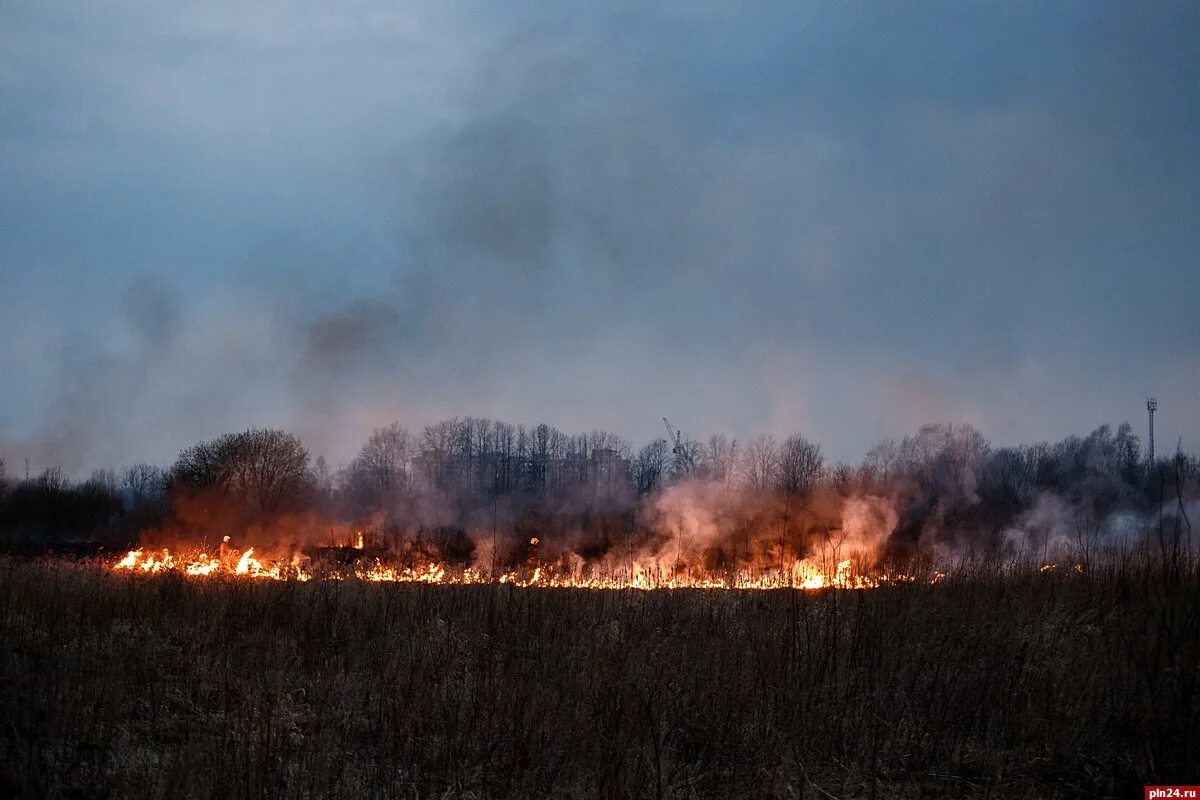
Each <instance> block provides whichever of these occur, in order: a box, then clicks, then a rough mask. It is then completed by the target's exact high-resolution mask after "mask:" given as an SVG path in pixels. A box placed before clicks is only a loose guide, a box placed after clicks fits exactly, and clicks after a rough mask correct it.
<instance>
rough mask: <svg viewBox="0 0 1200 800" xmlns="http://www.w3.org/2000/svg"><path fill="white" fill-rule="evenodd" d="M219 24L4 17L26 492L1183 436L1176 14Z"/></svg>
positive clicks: (12, 358) (1183, 218)
mask: <svg viewBox="0 0 1200 800" xmlns="http://www.w3.org/2000/svg"><path fill="white" fill-rule="evenodd" d="M206 9H207V10H206V11H205V12H204V13H202V14H201V13H198V12H193V11H190V10H188V9H186V8H185V7H183V6H176V5H171V4H168V5H161V4H140V3H120V4H103V5H97V6H79V5H76V4H67V3H40V2H39V3H22V2H19V3H12V4H8V5H6V7H5V9H4V10H3V11H0V53H2V54H3V55H0V104H2V105H3V106H4V107H5V108H6V109H8V110H7V111H6V113H5V115H4V120H3V121H2V122H0V271H2V274H0V285H2V287H3V291H0V373H3V375H4V376H5V381H4V384H5V387H6V390H5V391H4V392H3V393H2V395H0V452H2V453H3V454H4V455H5V456H6V457H7V458H8V461H9V463H10V471H12V470H15V469H17V468H18V467H17V465H18V464H19V463H20V462H21V460H22V459H24V458H26V457H28V458H29V459H30V461H31V462H32V465H33V469H34V471H35V472H36V471H39V470H40V469H41V468H44V467H47V466H52V465H61V466H62V467H63V468H64V469H66V470H67V471H68V472H70V473H73V474H87V472H88V471H90V470H91V469H93V468H96V467H101V466H109V465H117V464H128V463H133V462H136V461H143V460H149V461H154V462H158V463H163V464H165V463H169V462H170V461H171V460H172V459H173V458H174V457H175V455H176V454H177V453H178V451H179V450H180V449H182V448H183V447H186V446H188V445H189V444H191V443H193V442H195V441H197V440H200V439H203V438H211V437H213V436H216V435H218V434H220V433H222V432H225V431H230V430H241V429H244V428H246V427H248V426H253V425H259V426H268V425H269V426H274V427H281V428H286V429H290V430H294V431H295V432H296V433H297V434H299V435H300V436H301V437H302V438H303V439H304V441H305V442H306V443H307V444H308V445H309V447H310V449H311V450H312V451H313V453H314V455H315V454H318V453H323V454H326V455H327V456H328V457H329V458H330V459H331V461H333V462H335V463H337V462H341V461H345V460H347V459H349V458H350V457H351V456H352V455H353V454H354V452H355V451H356V450H357V449H358V447H359V446H360V444H361V443H362V441H363V440H364V439H365V438H366V435H367V434H368V433H369V432H370V430H371V429H372V428H374V427H376V426H377V425H381V424H386V423H388V422H390V421H391V420H393V419H400V420H402V421H404V422H405V423H406V424H408V425H409V426H410V427H413V428H419V427H420V426H421V425H423V424H426V423H430V422H433V421H435V420H437V419H439V418H442V417H447V416H454V415H465V414H478V415H484V416H490V417H499V418H507V419H518V420H527V421H530V422H534V421H539V420H543V419H544V420H547V421H550V422H553V423H554V424H557V425H559V426H560V427H562V428H564V429H568V430H588V429H591V428H597V427H598V428H604V429H608V430H613V431H616V432H618V433H620V434H622V435H624V436H626V437H628V438H630V439H632V440H635V441H638V442H644V441H646V440H648V439H650V438H653V437H656V436H658V435H659V430H658V426H659V424H660V422H659V419H660V417H661V416H663V415H664V414H666V415H668V416H670V417H671V418H672V420H673V421H676V422H678V423H679V424H680V425H681V426H684V428H685V431H687V432H689V433H692V434H694V435H697V436H700V435H706V434H707V433H708V432H711V431H714V430H724V431H726V432H727V433H729V434H730V435H734V436H739V437H741V438H747V437H749V436H751V435H753V434H755V433H757V432H758V431H762V430H769V431H773V432H775V433H777V434H780V435H786V434H788V433H791V432H794V431H797V430H800V431H804V432H805V433H806V434H807V435H809V436H810V438H813V439H815V440H816V441H819V442H820V443H821V444H822V445H823V446H824V448H825V450H826V452H827V453H828V454H829V455H830V456H831V457H832V458H833V459H835V460H836V459H845V460H850V461H854V462H857V461H858V460H859V459H860V458H861V457H862V455H863V454H864V453H865V452H866V451H867V449H868V448H869V447H870V446H871V445H872V444H873V443H874V442H875V441H877V440H878V439H880V438H881V437H884V436H900V435H902V434H904V433H906V432H909V431H913V430H916V429H917V428H918V427H919V426H920V425H921V424H923V423H925V422H929V421H939V422H940V421H949V422H967V423H971V424H973V425H975V426H976V427H978V428H980V429H981V430H983V431H984V432H985V433H986V434H987V435H988V436H989V438H991V439H992V440H993V441H995V442H998V443H1010V442H1017V441H1035V440H1042V439H1057V438H1061V437H1063V436H1065V435H1067V434H1068V433H1073V432H1081V431H1087V430H1091V429H1092V428H1093V427H1095V426H1096V425H1098V424H1100V423H1101V422H1106V421H1111V422H1118V421H1121V420H1124V419H1129V420H1131V421H1134V422H1135V423H1137V424H1139V427H1138V430H1141V428H1140V424H1141V420H1142V419H1143V416H1142V414H1143V413H1144V412H1143V410H1142V409H1143V404H1144V400H1145V396H1146V395H1149V394H1154V395H1157V396H1158V398H1159V400H1160V402H1161V404H1162V411H1161V412H1160V416H1159V436H1160V441H1161V442H1162V443H1163V444H1164V445H1165V447H1163V446H1162V445H1160V447H1161V448H1162V449H1164V450H1166V449H1174V448H1173V445H1174V443H1175V441H1176V439H1177V438H1178V437H1182V439H1183V445H1184V447H1185V449H1192V450H1195V449H1196V448H1197V446H1200V438H1197V437H1198V436H1200V434H1198V433H1197V431H1196V429H1195V425H1194V420H1196V419H1197V418H1200V351H1198V350H1197V342H1198V341H1200V337H1198V336H1197V334H1198V333H1200V331H1198V330H1197V321H1196V314H1195V309H1194V298H1195V297H1196V296H1197V293H1198V291H1200V271H1197V270H1196V269H1195V266H1194V261H1195V244H1196V242H1195V231H1196V230H1197V229H1200V203H1198V202H1197V195H1196V191H1195V186H1196V185H1197V184H1198V180H1197V179H1198V178H1200V161H1198V156H1197V154H1196V151H1195V147H1194V141H1195V132H1196V130H1197V123H1198V122H1200V101H1198V99H1197V96H1196V93H1195V91H1194V76H1195V74H1196V67H1197V66H1198V65H1197V63H1196V60H1197V53H1196V50H1195V45H1194V42H1195V41H1196V40H1197V35H1198V34H1200V24H1198V23H1200V19H1198V14H1197V12H1196V10H1195V9H1194V8H1192V7H1190V6H1186V5H1182V6H1176V7H1171V6H1161V7H1157V8H1154V9H1147V8H1145V7H1144V6H1142V5H1140V4H1132V3H1131V4H1120V3H1114V4H1102V5H1100V6H1096V7H1094V8H1090V9H1089V10H1088V11H1087V13H1086V15H1085V14H1083V13H1082V12H1074V13H1068V12H1067V10H1065V9H1064V10H1056V9H1046V8H1041V7H1037V6H1028V7H1024V6H1020V7H1018V6H1012V5H1011V4H1003V5H1001V4H997V5H972V6H970V7H969V8H967V7H962V6H961V4H946V5H943V6H938V5H937V4H934V5H932V6H928V7H924V8H922V9H900V10H882V9H857V8H852V7H845V6H841V5H837V6H829V7H821V6H818V7H813V8H802V9H797V8H796V7H795V6H794V5H793V4H779V5H770V4H769V5H767V6H764V7H762V8H760V9H756V10H755V12H754V13H744V14H737V15H733V14H729V13H725V12H722V11H720V10H719V9H715V8H710V7H708V6H704V5H701V6H696V5H694V4H687V5H684V6H673V5H667V6H665V7H662V8H661V9H658V10H646V9H641V8H634V7H627V8H618V9H616V10H613V11H611V12H608V13H603V14H602V13H599V12H597V11H596V10H594V9H592V8H590V7H588V6H586V5H579V6H575V5H572V4H565V5H564V4H543V5H538V4H530V5H527V6H523V7H522V8H521V9H520V10H518V11H516V12H514V13H511V14H506V15H505V17H504V18H503V19H500V18H497V17H496V16H495V15H494V14H493V13H492V12H491V11H489V10H487V9H486V8H476V9H467V8H465V7H464V8H447V7H445V6H444V5H429V6H426V5H421V4H414V5H408V6H405V7H403V8H400V9H395V8H393V7H392V6H390V5H383V4H375V3H370V2H364V3H357V4H352V6H351V7H350V8H348V9H346V10H332V9H315V8H311V7H309V6H307V5H303V4H301V5H293V4H289V3H281V4H276V5H272V6H270V7H268V8H266V9H259V10H256V11H253V12H247V11H246V9H244V8H243V7H242V5H241V4H232V3H229V4H226V3H216V4H208V5H206ZM1051 43H1052V44H1051ZM68 54H69V57H67V55H68ZM864 513H865V512H864ZM694 524H695V525H697V526H699V527H698V528H697V535H701V532H702V530H703V526H704V524H705V523H704V522H703V521H702V520H696V521H695V522H694ZM898 524H900V525H901V526H903V521H902V520H901V521H900V522H899V523H898Z"/></svg>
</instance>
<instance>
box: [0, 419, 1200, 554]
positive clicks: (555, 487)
mask: <svg viewBox="0 0 1200 800" xmlns="http://www.w3.org/2000/svg"><path fill="white" fill-rule="evenodd" d="M1198 475H1200V469H1198V466H1197V459H1196V457H1195V456H1193V455H1189V454H1185V453H1183V452H1178V453H1176V454H1175V455H1174V456H1171V457H1168V458H1160V459H1158V460H1156V461H1155V462H1154V463H1149V462H1148V461H1147V460H1146V459H1145V458H1144V456H1143V453H1142V448H1141V444H1140V441H1139V439H1138V437H1137V436H1136V435H1135V434H1134V433H1133V432H1132V430H1131V428H1130V426H1129V425H1128V424H1122V425H1120V426H1119V427H1118V428H1117V429H1116V430H1115V431H1114V430H1113V429H1112V428H1111V427H1110V426H1108V425H1103V426H1101V427H1099V428H1097V429H1096V430H1094V431H1092V432H1091V433H1090V434H1088V435H1087V436H1070V437H1067V438H1066V439H1063V440H1062V441H1059V442H1055V443H1047V442H1042V443H1037V444H1032V445H1018V446H1005V447H995V446H993V445H992V444H991V443H990V442H988V440H987V439H986V438H985V437H984V436H983V435H982V434H981V433H980V432H979V431H977V430H975V429H974V428H972V427H970V426H967V425H927V426H924V427H922V428H921V429H920V430H918V431H917V432H916V433H914V434H912V435H909V436H905V437H903V438H902V439H899V440H885V441H883V442H880V443H879V444H878V445H876V446H875V447H873V448H871V449H870V451H869V452H868V453H867V454H866V456H865V458H864V459H863V460H862V461H861V462H860V463H859V464H857V465H850V464H844V463H835V464H830V463H828V462H827V460H826V459H825V457H824V454H823V453H822V450H821V447H820V445H818V444H816V443H815V442H813V441H811V440H810V439H808V438H807V437H805V436H803V435H800V434H796V435H793V436H789V437H786V438H776V437H774V436H772V435H769V434H764V435H762V436H758V437H756V438H753V439H750V440H748V441H744V442H743V441H739V440H737V439H734V438H731V437H728V436H725V435H723V434H715V435H713V436H710V437H708V438H707V439H704V440H696V439H689V438H681V440H680V441H679V442H678V443H674V442H671V443H669V442H667V441H666V440H663V439H658V440H655V441H652V442H649V443H647V444H645V445H643V446H641V447H640V448H637V449H635V448H634V447H633V445H632V444H631V443H630V442H628V441H627V440H625V439H623V438H622V437H620V436H618V435H616V434H613V433H610V432H607V431H600V430H597V431H592V432H590V433H586V434H567V433H564V432H562V431H561V430H559V429H557V428H554V427H552V426H549V425H544V424H543V425H534V426H524V425H514V424H510V423H506V422H500V421H494V420H488V419H482V418H476V417H467V418H455V419H449V420H443V421H440V422H437V423H435V424H432V425H428V426H426V427H424V428H422V429H421V430H419V431H410V430H409V429H408V428H406V427H405V426H403V425H401V424H399V423H393V424H391V425H387V426H384V427H380V428H378V429H376V430H374V431H373V432H372V433H371V434H370V436H369V437H368V439H367V441H366V442H365V443H364V444H363V445H362V447H361V448H360V450H359V451H358V453H357V455H356V456H355V457H354V458H353V459H352V460H351V461H350V462H349V463H348V464H345V465H343V466H340V467H337V468H333V467H331V466H330V465H329V464H328V463H327V461H326V460H325V459H324V458H323V457H318V458H316V459H313V458H311V457H310V453H309V451H308V449H307V448H306V447H305V445H304V443H303V442H302V441H301V440H300V439H299V438H298V437H297V436H295V435H294V434H291V433H289V432H287V431H282V430H276V429H252V430H248V431H243V432H240V433H230V434H225V435H223V436H219V437H217V438H215V439H211V440H208V441H203V442H199V443H197V444H195V445H193V446H191V447H188V448H186V449H184V450H183V451H182V452H181V453H180V454H179V456H178V458H177V459H176V460H175V462H174V463H173V464H171V465H170V466H168V467H166V468H160V467H157V466H154V465H148V464H137V465H134V466H131V467H127V468H123V469H120V470H109V469H105V470H98V471H96V472H95V473H93V474H92V475H91V476H90V477H88V478H86V479H84V480H78V481H75V480H71V479H69V478H68V476H66V475H65V474H64V473H63V472H62V470H60V469H58V468H49V469H47V470H45V471H44V472H42V473H41V474H40V475H38V476H36V477H33V478H30V479H26V480H17V481H13V480H10V479H9V478H8V476H7V473H6V471H5V469H4V461H3V459H2V458H0V537H3V541H4V542H6V543H8V544H13V543H31V542H32V543H37V542H67V541H93V542H105V543H111V544H113V545H114V546H116V545H120V544H124V543H126V542H128V541H132V540H135V539H136V538H137V537H138V535H139V534H140V533H143V532H145V531H150V530H159V529H164V528H168V527H171V526H176V527H177V528H185V529H192V530H203V531H204V532H205V533H211V534H214V535H216V534H220V533H221V532H222V531H224V532H227V533H232V534H240V533H243V532H245V531H248V530H253V529H256V526H258V527H262V526H269V525H271V524H272V523H273V522H278V521H280V520H283V521H286V524H288V525H292V526H301V527H303V526H307V528H311V529H314V530H318V529H321V528H322V527H323V526H325V525H326V524H332V523H339V524H342V523H344V524H347V525H357V526H368V527H370V528H371V529H372V530H373V531H377V532H378V533H380V534H381V535H382V534H387V533H393V534H411V533H414V532H419V531H435V530H436V531H440V532H442V533H443V534H451V535H452V534H455V533H457V534H466V533H468V532H469V531H471V530H472V529H482V528H491V529H492V530H495V529H496V528H500V529H502V530H504V531H509V532H514V531H515V532H517V533H521V534H522V535H524V534H526V533H531V534H533V535H537V536H543V537H544V536H551V537H553V536H555V535H566V534H567V533H568V532H575V533H578V532H581V531H582V532H585V533H586V532H589V531H591V532H596V531H601V532H606V533H605V535H607V536H611V537H616V536H619V535H621V534H622V533H627V532H629V531H631V530H632V529H634V528H637V527H639V526H646V525H651V524H654V523H653V515H652V514H648V513H647V509H648V508H649V507H651V506H652V505H653V504H654V503H655V502H656V500H657V499H658V498H661V497H662V496H663V495H664V494H665V493H668V492H670V491H671V490H672V489H673V488H674V487H680V486H703V487H707V488H710V489H715V490H718V491H720V492H722V493H723V496H724V497H725V498H726V500H725V502H726V503H728V502H729V498H731V497H732V498H733V502H734V503H737V502H744V503H745V504H746V505H747V506H750V505H754V507H755V508H756V509H761V508H763V507H764V506H763V505H762V504H763V503H764V502H765V503H768V504H769V503H772V502H774V503H783V504H785V505H784V508H785V511H784V513H785V514H787V515H788V517H786V518H785V520H786V519H794V520H795V522H794V523H786V522H785V524H804V525H809V526H811V527H814V528H820V527H822V526H823V527H824V528H825V529H828V528H830V527H836V526H837V525H839V524H841V520H840V517H839V513H840V508H841V506H840V505H839V501H844V500H845V499H846V498H851V497H858V496H870V497H876V498H883V499H885V500H886V502H887V503H889V504H891V507H892V508H894V509H895V515H896V523H895V528H894V530H893V531H892V533H891V537H890V540H889V547H890V548H891V549H892V550H893V551H895V552H898V553H900V552H904V551H906V550H909V551H911V550H912V549H915V548H920V547H925V546H929V545H930V544H934V545H938V546H946V547H957V546H961V545H963V544H968V545H987V546H999V545H1001V544H1003V540H1004V537H1005V536H1006V535H1007V534H1008V533H1009V532H1011V531H1012V530H1013V528H1014V527H1022V526H1023V527H1025V528H1028V527H1029V526H1031V525H1037V524H1042V525H1053V526H1059V527H1065V528H1067V529H1069V530H1073V531H1074V532H1075V534H1076V535H1078V536H1080V537H1089V538H1090V539H1093V540H1095V541H1097V542H1098V541H1100V540H1102V539H1103V538H1104V537H1106V536H1111V535H1114V534H1113V531H1114V525H1115V522H1114V521H1115V520H1120V519H1122V518H1123V515H1124V518H1127V519H1132V520H1142V521H1143V522H1144V521H1145V520H1153V517H1154V515H1155V514H1156V513H1157V514H1158V517H1159V523H1160V525H1161V524H1162V523H1163V520H1164V519H1166V521H1167V523H1169V525H1170V526H1171V529H1172V535H1174V536H1176V537H1182V536H1185V535H1186V536H1188V537H1189V538H1190V525H1191V516H1190V515H1189V513H1188V512H1189V505H1190V504H1192V503H1195V502H1196V500H1197V496H1198V495H1200V486H1198V481H1197V476H1198ZM756 513H758V512H756ZM805 513H807V516H805ZM768 516H769V515H768ZM767 518H768V517H763V516H761V515H760V516H758V517H755V518H754V519H756V520H758V522H759V523H761V522H762V520H763V519H767ZM301 521H302V522H301ZM281 524H282V523H281Z"/></svg>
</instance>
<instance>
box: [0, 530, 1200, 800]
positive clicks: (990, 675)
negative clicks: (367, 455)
mask: <svg viewBox="0 0 1200 800" xmlns="http://www.w3.org/2000/svg"><path fill="white" fill-rule="evenodd" d="M243 555H244V553H239V554H238V561H239V562H240V561H241V559H242V556H243ZM250 557H251V558H253V557H254V555H253V554H251V555H250ZM111 566H112V565H111V562H105V563H102V564H101V563H96V564H79V563H70V562H62V561H53V560H42V561H18V560H8V561H4V562H0V578H2V584H0V674H2V675H3V683H2V686H3V690H2V692H0V719H2V720H3V723H0V794H3V795H6V796H30V797H33V796H88V797H93V796H95V797H214V796H224V797H231V798H235V797H322V798H334V797H412V798H424V797H439V798H444V797H463V798H484V797H548V796H555V797H585V798H586V797H595V798H609V797H628V798H634V797H647V798H651V797H653V798H664V797H679V798H692V797H830V796H832V797H843V798H846V797H910V796H911V797H917V796H926V797H928V796H938V797H941V796H952V797H1029V798H1034V797H1038V798H1043V797H1111V796H1123V795H1124V794H1126V793H1128V792H1130V791H1133V790H1135V789H1136V791H1137V794H1138V796H1140V787H1141V785H1142V783H1144V782H1150V781H1161V782H1167V781H1183V780H1185V779H1188V778H1192V779H1194V778H1195V776H1196V771H1197V769H1198V765H1197V762H1196V759H1195V755H1194V754H1195V752H1196V751H1197V746H1198V744H1200V743H1198V742H1197V740H1196V733H1195V731H1196V730H1197V722H1200V693H1198V692H1197V689H1198V688H1200V687H1198V686H1197V681H1198V679H1200V672H1198V665H1200V574H1198V572H1197V568H1196V565H1195V564H1194V563H1192V562H1190V561H1188V560H1187V559H1183V560H1181V561H1179V560H1177V561H1166V562H1164V561H1163V560H1161V559H1156V560H1152V559H1149V558H1146V557H1142V558H1133V557H1131V556H1126V557H1124V558H1123V559H1113V560H1111V561H1108V562H1105V563H1103V564H1097V565H1095V566H1091V567H1090V568H1089V569H1088V570H1087V571H1086V572H1079V571H1076V570H1074V569H1071V568H1067V567H1063V568H1053V569H1047V570H1045V571H1044V572H1043V571H1040V570H1039V569H1037V565H1034V566H1033V568H1032V569H1031V568H1029V565H1024V566H1023V567H1022V568H1020V569H1010V570H1005V569H1000V568H977V569H971V568H963V569H961V570H957V571H955V572H953V573H951V574H950V575H948V576H947V577H946V578H945V579H944V580H942V581H940V582H938V583H936V584H930V583H928V582H925V581H915V582H909V583H904V584H898V585H890V586H883V587H881V588H879V589H876V590H874V591H842V590H837V589H825V590H821V591H787V590H785V591H774V592H747V591H707V592H701V591H686V590H685V591H678V590H677V591H651V592H646V591H584V590H570V589H567V590H560V591H544V590H541V589H538V588H536V587H535V588H523V587H520V586H515V585H512V584H511V583H510V584H493V585H461V584H452V585H430V584H429V583H425V582H420V581H414V582H408V583H402V582H401V583H394V584H386V585H379V584H373V583H370V582H369V581H368V580H358V579H357V576H353V577H352V576H347V577H346V579H344V580H310V581H301V580H246V579H239V578H238V577H236V575H234V576H227V575H225V576H223V575H221V574H214V575H212V576H211V577H210V578H204V577H199V578H197V577H196V576H192V577H189V576H188V575H187V571H186V570H174V569H172V570H169V571H165V572H160V573H159V574H157V575H155V574H144V573H143V574H135V572H134V571H132V570H128V571H114V570H113V569H112V568H111ZM235 569H236V565H235ZM246 569H247V574H249V571H250V569H251V567H250V566H249V564H247V567H246Z"/></svg>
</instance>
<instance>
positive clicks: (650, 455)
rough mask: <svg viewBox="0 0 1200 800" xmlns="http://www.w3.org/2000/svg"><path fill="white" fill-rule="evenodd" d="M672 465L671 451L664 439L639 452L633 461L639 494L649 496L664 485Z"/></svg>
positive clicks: (634, 477)
mask: <svg viewBox="0 0 1200 800" xmlns="http://www.w3.org/2000/svg"><path fill="white" fill-rule="evenodd" d="M669 463H670V451H669V450H668V449H667V443H666V441H665V440H663V439H656V440H654V441H653V442H651V443H650V444H648V445H646V446H645V447H643V448H642V449H641V450H639V451H638V454H637V455H636V456H635V457H634V459H633V482H634V485H635V486H636V487H637V490H638V493H639V494H647V493H649V492H652V491H654V490H655V489H657V488H658V487H659V486H661V485H662V480H663V477H664V476H665V475H666V472H667V467H668V465H669Z"/></svg>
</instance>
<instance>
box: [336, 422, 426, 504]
mask: <svg viewBox="0 0 1200 800" xmlns="http://www.w3.org/2000/svg"><path fill="white" fill-rule="evenodd" d="M413 442H414V439H413V436H412V434H410V433H409V432H408V429H407V428H405V427H404V426H403V425H401V424H400V423H398V422H393V423H392V424H391V425H389V426H387V427H386V428H376V429H375V430H374V431H373V432H372V433H371V435H370V437H368V439H367V441H366V444H364V445H363V446H362V449H361V450H359V451H358V456H357V457H356V458H355V459H354V461H353V462H352V463H351V465H350V475H351V481H352V483H353V484H354V486H355V488H356V489H357V490H358V491H359V492H360V494H363V495H365V496H366V499H367V501H368V503H369V504H370V505H372V506H373V507H375V508H384V507H388V506H390V505H391V504H392V502H393V501H394V500H395V499H396V498H397V496H398V495H400V494H402V493H404V492H406V491H407V490H408V488H409V484H410V479H409V472H408V470H409V462H410V461H411V459H412V457H413V450H414V449H415V447H414V444H413Z"/></svg>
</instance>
